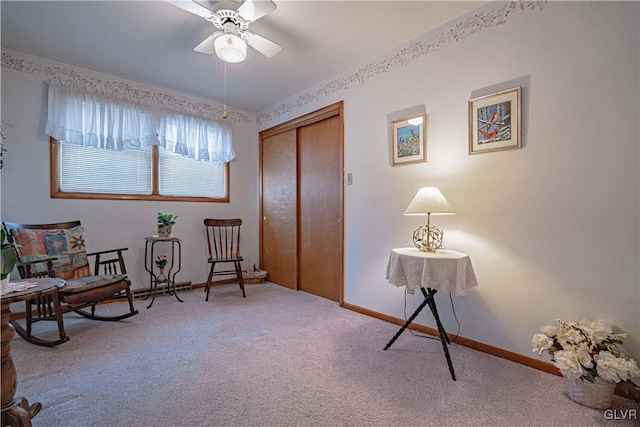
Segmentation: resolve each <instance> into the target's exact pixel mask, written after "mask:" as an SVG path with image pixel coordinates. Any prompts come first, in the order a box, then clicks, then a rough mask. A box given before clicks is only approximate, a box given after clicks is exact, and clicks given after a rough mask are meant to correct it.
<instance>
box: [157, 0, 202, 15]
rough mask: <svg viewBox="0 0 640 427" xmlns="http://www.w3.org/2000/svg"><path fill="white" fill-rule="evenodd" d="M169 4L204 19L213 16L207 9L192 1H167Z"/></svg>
mask: <svg viewBox="0 0 640 427" xmlns="http://www.w3.org/2000/svg"><path fill="white" fill-rule="evenodd" d="M165 1H166V2H167V3H171V4H172V5H174V6H177V7H179V8H180V9H184V10H186V11H187V12H191V13H194V14H196V15H198V16H202V17H203V18H208V17H210V16H211V11H210V10H209V9H207V8H206V7H204V6H202V5H200V4H198V3H196V2H195V1H191V0H165Z"/></svg>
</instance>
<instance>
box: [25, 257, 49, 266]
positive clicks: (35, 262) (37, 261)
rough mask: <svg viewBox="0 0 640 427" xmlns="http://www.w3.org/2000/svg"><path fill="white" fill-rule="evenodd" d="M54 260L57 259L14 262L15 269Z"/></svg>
mask: <svg viewBox="0 0 640 427" xmlns="http://www.w3.org/2000/svg"><path fill="white" fill-rule="evenodd" d="M56 259H58V258H56V257H51V258H43V259H36V260H33V261H18V262H16V267H25V266H27V265H31V264H38V263H40V262H49V261H51V262H53V261H55V260H56Z"/></svg>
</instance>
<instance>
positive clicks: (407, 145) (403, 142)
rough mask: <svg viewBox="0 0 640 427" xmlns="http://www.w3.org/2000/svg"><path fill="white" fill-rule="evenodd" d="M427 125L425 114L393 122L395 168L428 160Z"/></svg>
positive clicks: (392, 155)
mask: <svg viewBox="0 0 640 427" xmlns="http://www.w3.org/2000/svg"><path fill="white" fill-rule="evenodd" d="M425 123H426V114H425V113H422V114H417V115H415V116H411V117H407V118H404V119H400V120H394V121H392V122H391V164H392V165H393V166H396V165H404V164H407V163H416V162H425V161H426V160H427V156H426V153H425V152H426V149H427V143H426V140H425V137H424V127H425Z"/></svg>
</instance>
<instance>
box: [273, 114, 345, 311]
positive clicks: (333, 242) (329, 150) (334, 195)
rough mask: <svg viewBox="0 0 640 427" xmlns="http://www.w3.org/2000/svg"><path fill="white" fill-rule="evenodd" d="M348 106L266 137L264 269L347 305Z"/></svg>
mask: <svg viewBox="0 0 640 427" xmlns="http://www.w3.org/2000/svg"><path fill="white" fill-rule="evenodd" d="M342 123H343V122H342V103H338V104H334V105H332V106H329V107H326V108H324V109H322V110H319V111H317V112H315V113H311V114H309V115H307V116H304V117H301V118H299V119H295V120H294V121H291V122H288V123H285V124H283V125H279V126H277V127H276V128H272V129H269V130H266V131H263V132H261V133H260V156H261V157H260V166H261V214H262V221H261V247H260V266H261V268H263V269H265V270H266V271H267V272H268V274H269V276H268V279H269V280H270V281H271V282H273V283H277V284H279V285H282V286H286V287H288V288H291V289H297V290H302V291H305V292H309V293H312V294H315V295H319V296H322V297H325V298H328V299H331V300H334V301H338V302H340V303H342V296H343V295H342V294H343V289H342V286H343V258H344V256H343V254H344V250H343V239H344V232H343V220H342V218H343V187H342V186H343V179H342V177H343V166H342V152H343V142H342V141H343V136H342V132H343V127H342Z"/></svg>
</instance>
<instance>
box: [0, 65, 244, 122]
mask: <svg viewBox="0 0 640 427" xmlns="http://www.w3.org/2000/svg"><path fill="white" fill-rule="evenodd" d="M2 67H3V68H9V69H12V70H15V71H19V72H22V73H27V74H41V75H43V76H45V77H47V78H50V79H55V80H58V81H59V82H61V83H63V84H64V85H65V86H67V87H74V88H77V89H80V90H84V91H87V92H89V93H93V94H99V95H103V96H108V97H111V98H114V99H117V100H120V101H126V102H130V103H133V104H138V105H141V106H144V107H150V108H153V109H155V110H159V111H171V112H176V113H181V114H185V115H189V116H195V117H199V118H202V119H206V120H214V121H216V120H218V119H213V118H214V117H216V118H217V117H222V113H223V111H222V108H221V107H220V106H216V105H212V104H208V103H206V102H192V101H186V100H184V99H181V98H179V97H177V96H174V95H172V94H169V93H166V92H162V91H152V90H148V89H143V88H141V87H137V86H135V85H133V84H130V83H126V82H123V81H115V80H109V79H106V78H104V79H103V78H99V77H90V76H86V75H82V74H81V73H79V72H77V71H75V70H72V69H70V68H64V67H61V66H51V65H42V64H38V63H36V62H33V61H28V60H26V59H24V58H19V57H17V56H12V55H9V54H8V53H6V52H2ZM229 119H231V120H232V121H234V122H241V123H253V120H252V118H250V117H249V116H248V115H246V114H244V113H242V112H239V111H235V110H229Z"/></svg>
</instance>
